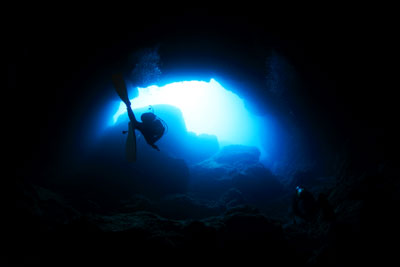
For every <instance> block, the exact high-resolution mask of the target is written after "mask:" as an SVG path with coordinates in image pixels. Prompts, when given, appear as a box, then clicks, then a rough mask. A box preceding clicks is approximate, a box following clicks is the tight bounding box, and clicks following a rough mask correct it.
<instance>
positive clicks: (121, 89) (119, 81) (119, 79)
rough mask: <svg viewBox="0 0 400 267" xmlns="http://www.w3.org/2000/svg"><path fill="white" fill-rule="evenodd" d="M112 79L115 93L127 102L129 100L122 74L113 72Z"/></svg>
mask: <svg viewBox="0 0 400 267" xmlns="http://www.w3.org/2000/svg"><path fill="white" fill-rule="evenodd" d="M112 81H113V84H114V87H115V91H117V94H118V95H119V97H120V98H121V100H122V101H123V102H124V103H129V102H130V101H129V97H128V89H127V88H126V84H125V81H124V77H123V75H122V74H121V73H117V74H113V75H112Z"/></svg>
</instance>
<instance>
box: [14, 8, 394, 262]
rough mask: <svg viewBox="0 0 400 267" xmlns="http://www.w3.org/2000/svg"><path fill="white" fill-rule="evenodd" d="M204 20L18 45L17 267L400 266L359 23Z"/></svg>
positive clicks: (44, 35) (40, 37)
mask: <svg viewBox="0 0 400 267" xmlns="http://www.w3.org/2000/svg"><path fill="white" fill-rule="evenodd" d="M200 10H201V11H199V10H197V9H188V10H185V12H184V15H182V13H179V12H178V13H176V14H175V13H174V14H173V15H172V14H169V15H167V14H164V13H160V14H158V13H157V15H158V17H159V18H160V20H154V21H150V20H142V19H141V18H139V17H138V18H132V21H130V23H131V24H130V25H135V27H128V28H127V29H125V28H119V27H115V28H113V27H110V28H107V27H99V28H98V29H97V30H96V29H92V28H90V30H89V29H86V28H81V25H76V27H73V26H71V25H69V26H60V28H59V31H57V32H52V31H49V30H46V29H45V28H44V29H42V30H41V31H39V32H35V31H34V30H33V29H31V28H29V27H28V28H27V29H26V30H25V32H24V33H25V36H27V37H36V38H35V40H37V41H35V42H33V41H32V40H33V39H34V38H30V40H31V41H27V42H20V43H19V44H18V45H15V47H14V48H13V50H12V52H13V53H11V54H10V55H11V56H10V64H9V68H8V70H9V72H8V74H9V75H8V78H9V83H8V86H9V88H10V91H13V92H17V93H16V96H21V92H23V94H22V95H23V96H24V99H22V100H21V101H22V103H21V104H23V106H24V107H25V109H24V111H23V114H20V113H18V116H20V115H23V118H24V119H26V120H24V123H22V124H21V123H19V122H18V120H17V119H16V120H15V121H14V122H13V124H12V126H13V127H15V129H16V130H15V132H16V134H15V138H16V140H18V142H15V143H16V144H18V148H17V149H16V151H19V152H18V153H19V156H17V157H16V158H17V159H19V160H16V170H17V171H16V216H15V220H16V221H15V222H14V223H13V225H14V226H13V227H14V229H15V232H14V233H13V236H14V238H13V240H12V242H16V246H17V247H18V249H17V250H14V251H13V252H12V253H13V254H10V255H13V256H12V257H10V263H17V264H18V263H20V264H21V263H23V264H40V263H43V264H46V263H54V262H57V261H62V262H76V261H79V260H80V259H84V260H90V261H92V262H103V261H104V260H111V261H115V262H117V261H118V262H119V261H121V262H124V263H126V262H132V260H133V259H134V258H140V257H143V255H144V254H149V255H160V254H166V253H169V256H173V255H175V254H174V253H176V251H182V249H185V250H188V251H189V254H190V255H192V254H196V255H202V257H204V258H207V257H208V256H210V257H211V255H213V256H217V257H218V256H220V257H221V258H223V259H225V260H233V261H234V260H235V259H238V258H241V256H243V258H246V259H247V260H248V261H249V262H252V261H253V260H254V262H256V260H259V259H263V258H265V257H267V258H268V261H269V262H277V263H279V264H296V265H300V266H343V265H347V264H357V263H359V262H360V261H365V262H368V261H369V259H370V258H378V259H381V260H383V259H388V258H389V257H388V256H391V255H392V254H391V248H389V247H388V246H383V245H382V246H380V247H377V246H376V244H382V243H384V244H390V243H389V241H387V239H390V238H393V236H395V233H396V232H395V228H397V227H396V226H395V225H394V222H395V220H394V217H393V216H394V215H393V210H395V208H396V206H395V203H396V200H398V196H399V194H398V189H399V186H398V185H399V183H398V181H397V180H396V179H394V178H393V175H392V174H391V173H390V172H389V168H390V166H389V165H388V163H387V161H386V158H385V157H384V149H383V144H382V143H383V140H384V134H385V132H384V129H383V126H382V123H381V120H380V114H379V109H374V110H371V109H370V108H369V107H370V103H375V104H376V105H378V104H379V103H378V101H379V97H378V96H377V95H375V94H374V92H372V91H370V90H368V89H367V87H365V86H364V87H362V86H360V84H357V83H358V82H359V80H357V78H358V77H359V76H360V74H359V73H357V72H355V70H354V66H355V65H356V63H357V66H358V65H359V64H360V63H362V62H363V61H362V56H359V55H360V54H362V51H361V50H359V51H358V54H357V53H355V52H354V51H355V50H351V49H350V48H352V47H343V46H342V43H341V40H343V39H346V38H349V37H348V35H347V32H346V30H345V29H347V28H346V27H345V26H344V25H337V24H334V25H331V24H329V23H328V22H327V23H326V24H324V25H325V28H324V29H325V31H323V32H321V31H319V30H318V29H316V28H312V27H308V26H309V25H301V24H298V25H293V24H291V26H290V27H288V28H287V27H283V25H281V26H282V27H281V28H280V27H278V26H274V27H272V26H271V25H275V24H270V23H271V22H270V21H267V19H265V18H264V16H260V14H258V13H257V16H255V15H254V16H253V15H250V14H249V15H246V14H238V15H221V14H214V13H208V15H205V14H204V13H203V11H204V9H200ZM251 14H253V13H252V12H251ZM71 27H72V28H71ZM337 29H341V30H342V31H338V30H337ZM88 32H90V34H87V33H88ZM344 35H345V36H344ZM347 40H348V39H347ZM351 40H352V41H353V42H354V43H355V44H356V43H357V40H354V39H351ZM355 44H354V46H355ZM352 45H353V44H352ZM348 46H351V45H350V44H348ZM365 49H366V48H365ZM361 65H362V64H361ZM359 70H360V71H361V67H360V69H359ZM116 73H118V74H121V77H122V80H123V83H124V86H126V92H127V94H128V96H129V99H128V100H129V103H130V105H131V108H132V111H133V114H134V116H135V119H136V118H137V122H135V123H134V122H133V121H132V117H131V115H129V116H128V114H127V107H126V103H125V102H124V101H123V99H122V97H121V98H120V97H119V96H120V95H119V94H120V93H119V92H118V89H116V88H115V83H113V80H112V77H113V75H114V74H116ZM353 79H356V80H357V82H354V81H353ZM116 91H117V92H116ZM26 110H28V111H29V112H28V113H27V111H26ZM148 113H152V114H154V115H155V118H157V119H158V120H159V121H160V122H161V123H162V126H163V131H162V136H161V138H160V139H159V140H157V141H156V143H155V144H156V147H157V149H159V151H157V150H156V149H154V147H152V146H151V145H149V144H150V142H149V139H148V136H147V134H148V132H146V131H147V130H143V129H147V128H140V127H145V126H143V125H145V124H144V123H145V121H144V119H143V118H144V117H143V116H142V115H143V114H148ZM129 122H130V123H131V124H130V125H136V126H135V127H136V130H135V129H134V128H131V127H130V126H129V124H128V123H129ZM137 125H142V126H140V127H139V126H137ZM26 129H29V132H30V135H29V136H27V135H26V132H27V131H26ZM132 129H133V130H132ZM133 133H134V135H133ZM132 136H134V137H132ZM129 138H134V140H135V142H134V144H135V146H134V151H135V157H134V160H130V159H129V156H127V155H128V154H127V153H128V151H131V152H130V153H132V150H129V149H131V147H132V143H131V142H132V139H129ZM129 140H130V141H129ZM153 145H154V143H153ZM21 155H23V160H22V163H21ZM372 239H374V240H375V239H376V240H378V241H376V242H377V243H376V242H375V241H372ZM215 252H217V253H215ZM235 252H240V253H235ZM365 255H370V256H369V257H366V256H365ZM115 262H114V263H115Z"/></svg>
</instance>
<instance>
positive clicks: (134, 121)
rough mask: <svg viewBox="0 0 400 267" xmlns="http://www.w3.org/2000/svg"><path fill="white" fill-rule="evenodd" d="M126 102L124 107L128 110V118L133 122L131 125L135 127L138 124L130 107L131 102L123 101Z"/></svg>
mask: <svg viewBox="0 0 400 267" xmlns="http://www.w3.org/2000/svg"><path fill="white" fill-rule="evenodd" d="M125 104H126V109H127V111H128V116H129V120H130V121H131V122H132V123H133V126H134V127H135V128H136V126H137V125H138V124H139V122H138V121H137V120H136V117H135V114H133V110H132V108H131V105H130V104H131V103H129V104H128V103H125Z"/></svg>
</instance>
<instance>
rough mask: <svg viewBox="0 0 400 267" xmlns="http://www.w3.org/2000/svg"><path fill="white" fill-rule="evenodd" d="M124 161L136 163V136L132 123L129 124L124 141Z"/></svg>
mask: <svg viewBox="0 0 400 267" xmlns="http://www.w3.org/2000/svg"><path fill="white" fill-rule="evenodd" d="M126 159H127V160H128V162H135V161H136V134H135V129H134V128H133V126H132V123H129V131H128V137H127V139H126Z"/></svg>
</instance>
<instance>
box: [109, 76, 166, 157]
mask: <svg viewBox="0 0 400 267" xmlns="http://www.w3.org/2000/svg"><path fill="white" fill-rule="evenodd" d="M112 81H113V84H114V87H115V90H116V92H117V94H118V95H119V97H120V98H121V100H122V102H124V103H125V105H126V109H127V112H128V116H129V120H130V123H129V131H123V132H122V133H126V132H128V138H127V141H126V156H127V159H128V161H130V162H134V161H136V135H135V130H138V131H139V132H140V133H141V134H142V135H143V137H144V139H145V140H146V142H147V144H149V145H150V146H151V147H152V148H154V149H156V150H157V151H160V149H159V148H158V146H157V145H156V144H155V142H157V141H158V140H159V139H160V138H161V137H162V136H163V135H164V132H165V126H164V125H166V124H165V122H164V121H162V120H160V119H159V118H157V117H156V115H154V113H152V112H146V113H143V114H142V116H141V117H140V118H141V120H142V122H139V121H138V120H137V119H136V117H135V114H134V113H133V110H132V108H131V101H130V100H129V97H128V90H127V88H126V84H125V81H124V78H123V75H122V74H114V75H113V76H112Z"/></svg>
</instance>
